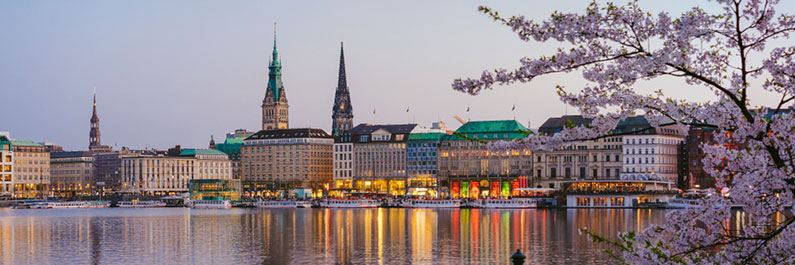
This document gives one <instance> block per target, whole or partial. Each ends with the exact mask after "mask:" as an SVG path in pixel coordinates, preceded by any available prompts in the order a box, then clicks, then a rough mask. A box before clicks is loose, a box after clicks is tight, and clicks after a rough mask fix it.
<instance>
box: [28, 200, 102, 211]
mask: <svg viewBox="0 0 795 265" xmlns="http://www.w3.org/2000/svg"><path fill="white" fill-rule="evenodd" d="M108 207H110V202H109V201H69V202H48V203H46V205H45V204H41V205H36V206H35V208H34V207H33V206H31V208H34V209H76V208H108Z"/></svg>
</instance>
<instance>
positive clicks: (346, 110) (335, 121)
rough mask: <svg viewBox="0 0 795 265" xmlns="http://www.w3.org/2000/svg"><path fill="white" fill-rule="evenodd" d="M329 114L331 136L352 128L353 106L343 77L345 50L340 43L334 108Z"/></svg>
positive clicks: (346, 80) (346, 82)
mask: <svg viewBox="0 0 795 265" xmlns="http://www.w3.org/2000/svg"><path fill="white" fill-rule="evenodd" d="M331 111H332V114H331V119H332V123H331V134H332V135H340V134H341V133H345V132H347V131H348V130H350V129H351V128H352V127H353V106H351V95H350V92H349V91H348V79H347V76H346V75H345V49H344V46H343V43H342V42H340V69H339V76H338V79H337V91H336V93H335V94H334V107H333V108H332V110H331Z"/></svg>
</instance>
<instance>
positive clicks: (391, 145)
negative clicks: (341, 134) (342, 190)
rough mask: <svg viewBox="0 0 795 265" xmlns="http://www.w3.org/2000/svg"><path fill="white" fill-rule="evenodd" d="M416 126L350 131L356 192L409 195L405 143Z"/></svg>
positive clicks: (368, 126) (364, 127)
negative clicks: (407, 192)
mask: <svg viewBox="0 0 795 265" xmlns="http://www.w3.org/2000/svg"><path fill="white" fill-rule="evenodd" d="M416 126H417V125H416V124H397V125H371V124H359V125H357V126H356V127H354V128H353V129H351V140H352V142H353V189H354V191H357V192H367V193H381V194H389V195H405V194H406V177H407V173H406V142H407V141H408V138H409V134H410V133H411V131H412V130H414V128H415V127H416Z"/></svg>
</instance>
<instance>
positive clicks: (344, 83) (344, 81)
mask: <svg viewBox="0 0 795 265" xmlns="http://www.w3.org/2000/svg"><path fill="white" fill-rule="evenodd" d="M343 44H344V43H343V42H340V73H339V76H338V80H337V87H338V88H340V87H341V88H344V89H345V90H348V80H347V79H346V78H345V48H344V45H343Z"/></svg>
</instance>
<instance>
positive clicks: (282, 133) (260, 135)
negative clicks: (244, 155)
mask: <svg viewBox="0 0 795 265" xmlns="http://www.w3.org/2000/svg"><path fill="white" fill-rule="evenodd" d="M284 138H333V137H332V136H331V135H329V134H328V133H326V131H324V130H323V129H315V128H301V129H279V130H261V131H258V132H257V133H255V134H254V135H251V136H249V137H248V138H246V140H262V139H284Z"/></svg>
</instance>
